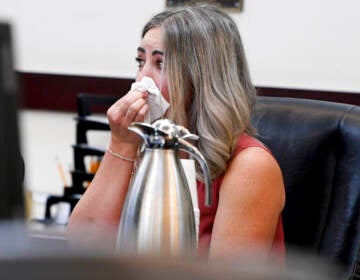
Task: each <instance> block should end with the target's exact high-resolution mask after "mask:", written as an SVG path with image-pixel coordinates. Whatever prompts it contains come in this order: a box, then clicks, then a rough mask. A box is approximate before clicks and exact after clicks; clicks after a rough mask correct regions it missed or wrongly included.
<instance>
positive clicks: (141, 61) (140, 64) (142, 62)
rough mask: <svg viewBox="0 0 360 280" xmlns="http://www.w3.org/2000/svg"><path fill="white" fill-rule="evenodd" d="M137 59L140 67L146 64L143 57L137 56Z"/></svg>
mask: <svg viewBox="0 0 360 280" xmlns="http://www.w3.org/2000/svg"><path fill="white" fill-rule="evenodd" d="M135 61H136V62H137V65H138V67H139V68H141V67H143V66H144V60H143V59H142V58H141V57H135Z"/></svg>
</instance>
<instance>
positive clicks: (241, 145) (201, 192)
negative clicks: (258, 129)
mask: <svg viewBox="0 0 360 280" xmlns="http://www.w3.org/2000/svg"><path fill="white" fill-rule="evenodd" d="M249 147H260V148H262V149H264V150H266V151H268V152H269V153H270V151H269V149H268V148H266V147H265V146H264V144H262V143H261V142H260V141H258V140H257V139H255V138H254V137H251V136H249V135H247V134H242V135H240V137H239V140H238V143H237V147H236V150H235V153H234V157H235V156H236V155H237V154H238V153H240V152H241V151H242V150H244V149H246V148H249ZM223 177H224V175H221V176H220V177H219V178H217V179H215V180H213V182H212V185H211V188H212V204H211V206H210V207H207V206H205V205H204V202H205V186H204V183H202V182H199V181H197V193H198V202H199V208H200V227H199V253H200V254H201V255H204V254H205V255H207V254H208V251H209V246H210V240H211V234H212V228H213V224H214V219H215V215H216V211H217V207H218V203H219V191H220V187H221V184H222V181H223ZM271 253H275V254H276V255H277V256H279V259H280V260H283V261H284V260H285V241H284V232H283V225H282V220H281V215H280V216H279V221H278V226H277V229H276V234H275V236H274V242H273V245H272V250H271Z"/></svg>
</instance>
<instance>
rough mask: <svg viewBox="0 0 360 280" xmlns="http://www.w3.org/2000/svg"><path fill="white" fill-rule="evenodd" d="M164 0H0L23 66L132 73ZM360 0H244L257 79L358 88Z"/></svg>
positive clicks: (241, 21)
mask: <svg viewBox="0 0 360 280" xmlns="http://www.w3.org/2000/svg"><path fill="white" fill-rule="evenodd" d="M164 6H165V0H151V1H148V0H138V1H126V2H125V1H119V0H101V1H100V0H92V1H86V0H62V1H46V0H30V1H29V0H0V18H2V19H9V20H11V22H12V23H13V26H14V33H15V43H16V49H17V56H16V59H17V64H16V65H17V68H18V69H19V70H21V71H30V72H31V71H33V72H42V73H68V74H78V75H95V76H109V77H128V78H132V77H134V72H135V63H134V56H135V49H136V46H137V44H138V42H139V34H140V30H141V28H142V26H143V24H144V23H145V22H146V21H147V20H148V19H149V18H150V17H151V15H153V14H154V13H156V12H158V11H160V10H162V9H163V8H164ZM359 10H360V1H358V0H344V1H335V0H316V1H314V0H295V1H289V0H272V1H269V0H244V11H243V12H242V13H238V14H232V16H233V17H234V19H235V20H236V22H237V23H238V25H239V28H240V30H241V33H242V36H243V41H244V45H245V47H246V51H247V55H248V59H249V63H250V70H251V73H252V77H253V80H254V83H255V84H256V85H259V86H274V87H287V88H304V89H320V90H322V89H323V90H336V91H351V92H360V74H359V71H358V65H360V54H359V49H360V32H359V30H358V28H359V26H360V17H359V16H358V11H359Z"/></svg>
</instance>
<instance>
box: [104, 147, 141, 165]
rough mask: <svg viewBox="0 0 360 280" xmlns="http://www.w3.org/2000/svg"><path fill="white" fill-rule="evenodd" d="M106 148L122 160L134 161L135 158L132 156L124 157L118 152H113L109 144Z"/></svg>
mask: <svg viewBox="0 0 360 280" xmlns="http://www.w3.org/2000/svg"><path fill="white" fill-rule="evenodd" d="M106 150H107V151H108V152H109V153H110V154H111V155H112V156H114V157H117V158H119V159H122V160H126V161H129V162H135V161H136V159H133V158H129V157H125V156H123V155H120V154H118V153H115V152H113V151H112V150H111V149H110V148H109V145H108V146H107V147H106Z"/></svg>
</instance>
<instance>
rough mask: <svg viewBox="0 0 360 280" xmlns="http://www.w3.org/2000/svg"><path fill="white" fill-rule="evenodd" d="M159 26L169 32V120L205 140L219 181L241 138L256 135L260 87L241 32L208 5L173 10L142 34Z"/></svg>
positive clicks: (201, 142)
mask: <svg viewBox="0 0 360 280" xmlns="http://www.w3.org/2000/svg"><path fill="white" fill-rule="evenodd" d="M158 26H160V27H162V29H163V33H164V35H163V40H164V49H165V72H166V75H167V79H168V84H169V93H170V104H171V106H170V108H171V110H170V113H169V117H170V118H172V119H173V120H174V121H175V122H176V123H177V124H181V125H185V126H187V127H188V128H189V130H190V131H191V132H193V133H196V134H198V135H199V136H200V140H199V141H198V148H199V150H200V152H201V153H202V154H203V155H204V157H205V159H206V160H207V162H208V164H209V167H210V171H211V177H212V178H213V179H214V178H217V177H218V176H220V175H221V174H223V173H224V172H225V170H226V167H227V163H228V162H229V160H230V159H231V156H232V154H233V152H234V150H235V148H236V143H237V140H238V137H239V135H240V134H241V133H243V132H247V133H250V134H251V133H252V131H253V128H252V126H251V123H250V109H251V105H252V102H253V98H254V96H255V89H254V87H253V85H252V83H251V80H250V75H249V71H248V66H247V62H246V58H245V53H244V49H243V46H242V42H241V38H240V34H239V31H238V29H237V26H236V24H235V23H234V21H233V20H232V19H231V18H230V17H229V16H228V15H227V14H226V13H225V12H223V11H221V10H219V9H217V8H216V7H215V6H213V5H208V4H196V5H191V6H189V5H186V6H180V7H176V8H170V9H168V10H166V11H164V12H162V13H160V14H158V15H156V16H154V17H153V18H152V19H151V20H150V21H149V22H148V24H147V25H146V26H145V27H144V29H143V33H142V35H143V36H144V35H145V33H146V32H147V31H148V30H149V29H151V28H153V27H158ZM198 175H199V176H200V177H201V172H200V173H199V172H198Z"/></svg>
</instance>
